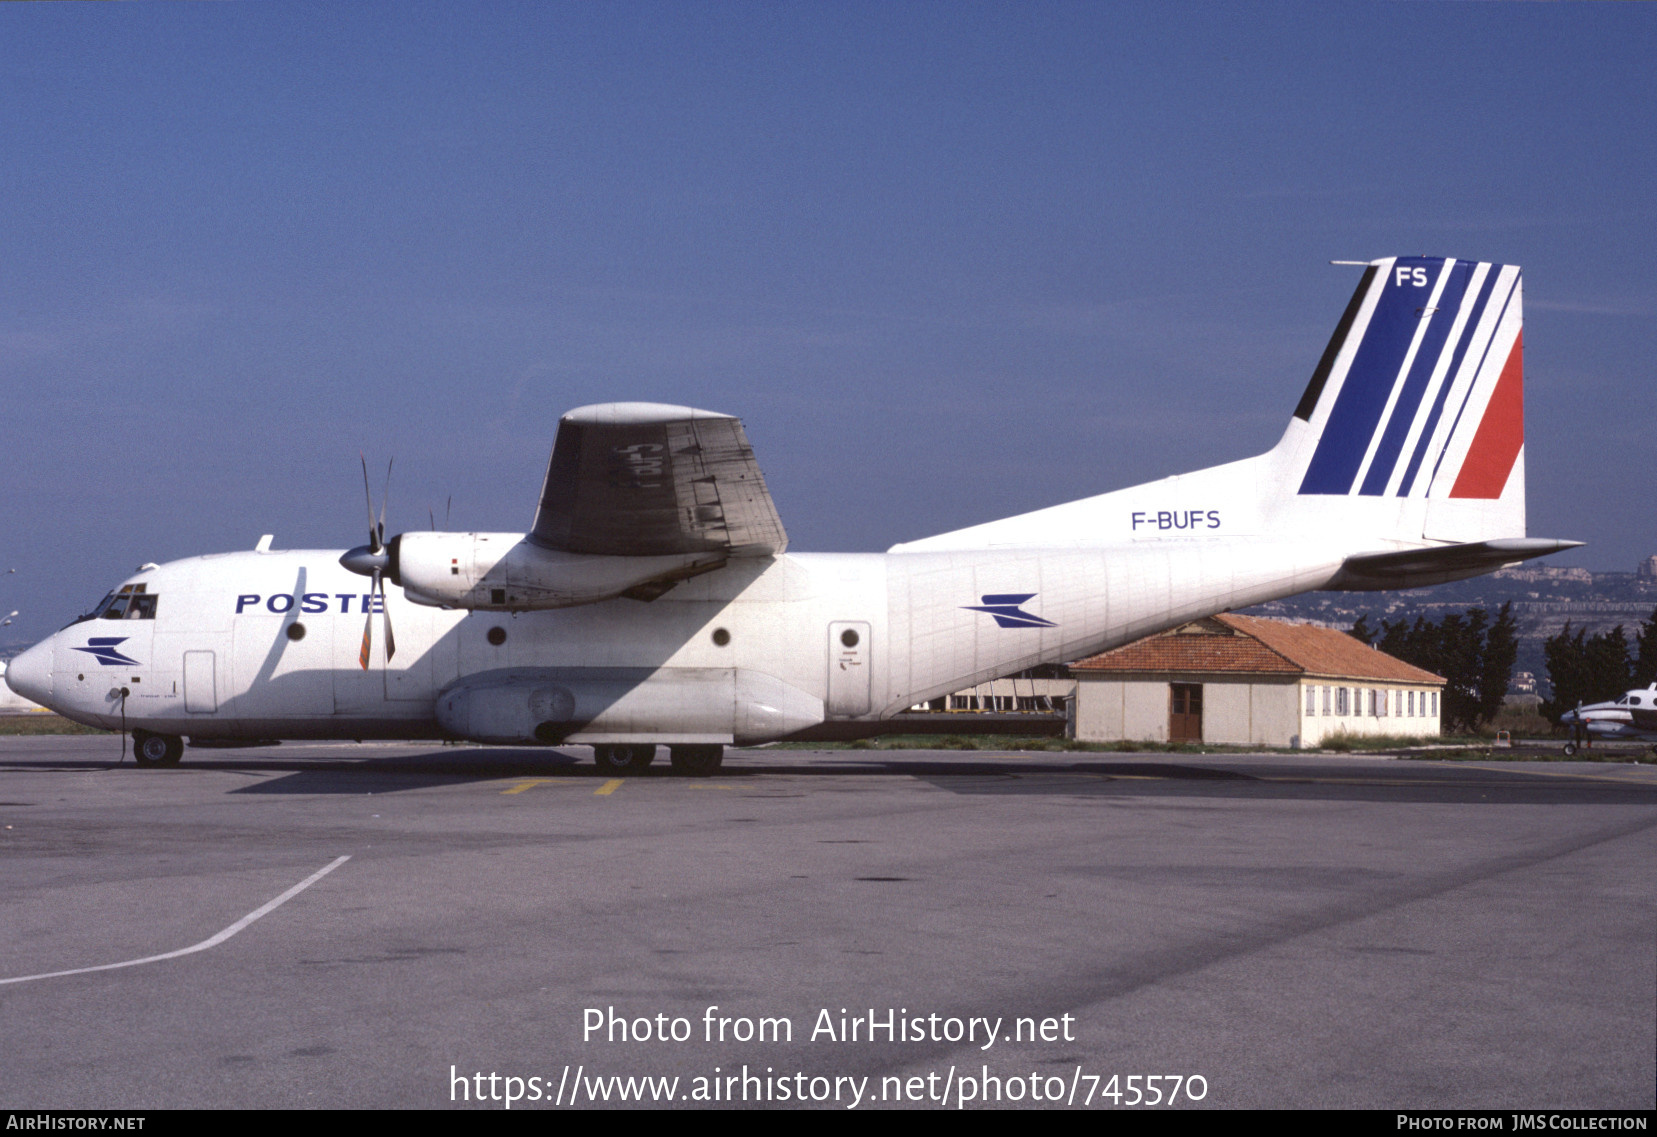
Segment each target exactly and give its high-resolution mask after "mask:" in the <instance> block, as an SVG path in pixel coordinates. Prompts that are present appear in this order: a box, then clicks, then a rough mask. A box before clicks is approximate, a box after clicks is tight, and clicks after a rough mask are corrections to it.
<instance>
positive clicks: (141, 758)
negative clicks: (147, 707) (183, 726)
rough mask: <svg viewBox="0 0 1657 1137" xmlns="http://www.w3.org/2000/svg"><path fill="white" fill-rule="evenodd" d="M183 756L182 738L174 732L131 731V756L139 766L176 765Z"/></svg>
mask: <svg viewBox="0 0 1657 1137" xmlns="http://www.w3.org/2000/svg"><path fill="white" fill-rule="evenodd" d="M182 757H184V740H183V739H182V738H180V737H179V736H178V735H176V734H151V733H150V732H149V731H147V730H135V731H133V732H132V758H133V761H135V762H137V763H138V764H139V765H140V766H176V765H178V760H179V759H180V758H182Z"/></svg>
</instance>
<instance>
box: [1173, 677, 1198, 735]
mask: <svg viewBox="0 0 1657 1137" xmlns="http://www.w3.org/2000/svg"><path fill="white" fill-rule="evenodd" d="M1168 741H1169V742H1201V741H1202V684H1201V683H1170V684H1168Z"/></svg>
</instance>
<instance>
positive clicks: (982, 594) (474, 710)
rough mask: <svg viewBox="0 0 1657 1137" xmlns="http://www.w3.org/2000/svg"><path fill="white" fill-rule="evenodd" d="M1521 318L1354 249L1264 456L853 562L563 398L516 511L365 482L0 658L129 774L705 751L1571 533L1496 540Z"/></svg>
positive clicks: (725, 434) (1509, 482)
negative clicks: (311, 524)
mask: <svg viewBox="0 0 1657 1137" xmlns="http://www.w3.org/2000/svg"><path fill="white" fill-rule="evenodd" d="M1522 323H1523V321H1522V317H1521V288H1520V274H1519V269H1518V268H1517V267H1515V266H1511V265H1495V264H1488V263H1480V262H1472V261H1462V260H1455V259H1440V258H1431V259H1430V258H1414V257H1411V258H1404V257H1399V258H1386V259H1382V260H1377V261H1373V262H1365V271H1364V274H1363V279H1362V281H1361V282H1360V283H1359V285H1358V288H1357V291H1356V293H1355V294H1354V295H1353V297H1352V300H1351V302H1350V303H1349V304H1348V306H1347V308H1346V311H1345V314H1344V315H1342V317H1341V319H1340V323H1339V325H1338V326H1337V327H1336V329H1335V333H1334V336H1333V338H1332V339H1331V340H1330V341H1329V346H1328V348H1327V349H1326V350H1325V352H1324V353H1323V357H1322V359H1321V360H1320V361H1319V362H1318V364H1317V367H1316V369H1315V370H1314V372H1313V374H1312V379H1311V382H1310V384H1309V385H1308V386H1307V388H1306V391H1305V394H1304V395H1303V396H1302V397H1301V400H1300V404H1299V406H1298V407H1297V408H1296V409H1295V412H1294V415H1293V417H1292V418H1291V419H1290V420H1289V425H1288V429H1287V430H1286V431H1285V432H1284V434H1283V437H1282V439H1281V441H1279V442H1278V443H1277V445H1276V446H1274V447H1273V448H1272V449H1271V450H1270V451H1268V452H1267V453H1265V454H1262V455H1259V456H1258V457H1254V458H1249V459H1246V460H1243V461H1238V462H1232V463H1229V464H1227V465H1223V466H1216V467H1213V468H1210V469H1206V470H1199V471H1197V472H1195V473H1191V474H1184V475H1180V476H1176V477H1171V478H1165V479H1163V480H1161V481H1156V482H1150V483H1148V484H1145V485H1140V486H1135V487H1133V488H1131V489H1123V490H1117V491H1116V492H1114V493H1107V494H1103V495H1101V496H1097V497H1090V498H1086V499H1084V500H1081V501H1074V502H1070V503H1068V504H1064V505H1058V506H1054V507H1052V508H1049V509H1043V510H1040V511H1038V512H1035V513H1028V514H1024V515H1021V516H1017V517H1011V518H1007V519H1005V520H1001V521H993V522H990V523H988V524H984V525H976V526H973V527H972V528H969V529H962V530H958V531H956V532H952V533H945V534H942V535H941V536H936V537H929V538H927V539H925V540H919V541H912V542H909V543H907V544H901V545H897V546H894V547H893V548H891V549H889V550H888V551H887V552H886V553H884V554H800V553H789V552H788V551H787V545H788V541H787V537H786V536H785V535H784V532H783V526H782V522H781V520H780V519H779V518H778V516H777V512H776V509H775V507H774V506H773V504H772V500H771V496H770V494H769V493H768V492H767V490H766V488H765V481H764V479H763V478H762V477H761V476H760V470H759V467H758V465H757V464H756V463H755V461H754V455H753V451H752V450H751V449H750V448H749V445H748V439H747V437H746V435H745V433H744V431H743V428H742V424H741V422H740V421H739V420H737V419H735V418H733V417H731V416H729V415H722V414H714V413H711V412H708V411H700V410H693V409H691V408H688V407H674V406H661V405H656V404H650V403H611V404H607V405H603V406H592V407H583V408H581V409H579V410H575V411H571V412H570V413H569V414H567V415H565V416H564V417H563V419H562V420H561V421H560V423H559V426H558V434H557V438H556V440H555V442H554V445H553V449H552V457H551V462H550V464H549V465H548V468H547V475H546V481H545V485H544V487H543V489H542V491H541V500H540V507H539V509H538V511H537V512H536V515H535V523H534V525H533V527H532V528H531V529H530V531H529V532H528V533H527V534H526V533H451V532H435V531H433V532H419V531H413V532H406V533H403V534H401V535H400V536H395V537H393V538H391V540H389V541H386V540H385V537H384V506H383V504H382V507H381V520H380V521H379V522H378V523H376V522H375V521H374V519H373V515H372V506H370V518H369V540H368V543H367V544H366V545H363V546H360V547H358V548H355V549H352V550H350V551H348V552H346V553H344V554H343V555H341V554H340V553H339V552H338V551H337V550H336V551H329V552H305V551H274V550H272V549H271V548H270V547H269V545H270V540H269V538H266V539H265V540H263V541H261V542H260V544H259V547H258V548H257V549H255V550H253V551H251V552H243V553H221V554H217V555H214V556H205V557H197V558H193V559H189V560H183V561H175V562H173V563H170V564H166V565H146V566H144V567H143V568H141V569H139V570H138V571H137V572H136V573H135V574H134V575H133V576H131V577H130V578H128V579H127V580H125V581H123V582H122V583H121V584H120V585H119V586H118V587H117V588H116V590H115V591H113V592H111V593H110V594H109V595H108V596H106V597H105V598H104V599H103V601H102V602H100V603H99V604H98V605H97V606H96V607H95V608H94V609H93V610H92V611H91V612H89V613H87V614H86V615H85V616H83V617H82V618H81V619H79V620H77V621H76V622H75V623H73V624H71V625H69V626H68V627H66V628H64V629H63V630H62V631H60V632H58V633H57V634H56V635H54V636H52V637H51V638H50V639H48V640H46V641H44V642H42V643H40V644H37V645H36V646H34V647H32V648H30V649H29V650H28V651H26V652H25V653H23V654H22V655H20V656H18V657H17V659H16V660H14V661H13V663H12V666H11V670H10V671H9V672H8V676H7V678H8V681H9V682H10V684H11V686H12V688H13V689H14V690H16V691H18V692H19V693H21V694H23V695H25V696H26V697H28V698H30V699H33V700H35V701H37V702H40V703H42V704H45V705H46V706H49V707H51V708H53V709H55V710H57V711H59V712H60V713H62V714H64V715H66V716H67V717H69V718H72V719H75V720H77V721H79V722H83V723H89V724H92V725H95V726H100V727H104V728H106V729H121V728H123V727H126V728H128V729H131V730H132V733H133V737H134V743H135V750H136V752H137V755H138V759H139V762H140V764H144V765H157V764H161V765H167V764H171V763H174V762H177V761H178V759H179V756H180V754H181V752H182V749H183V738H184V736H189V737H190V738H191V739H192V740H195V741H200V740H214V739H219V740H232V739H244V740H253V739H280V738H354V739H363V738H402V739H419V738H452V739H470V740H474V741H477V742H485V743H509V744H537V743H538V744H543V745H553V746H556V745H562V744H566V743H569V744H590V745H591V746H592V747H593V748H594V753H595V755H596V758H597V761H598V764H599V766H600V767H601V768H603V769H604V770H606V771H610V772H614V773H627V772H635V771H638V770H641V769H643V768H644V767H645V766H646V765H648V764H649V763H650V761H651V760H652V758H653V757H654V756H655V754H656V750H657V748H658V747H659V746H663V745H665V746H667V747H668V748H669V752H670V755H671V758H672V764H673V767H674V769H675V770H676V771H678V772H681V773H692V774H706V773H709V772H712V771H713V770H715V769H717V768H718V766H719V764H720V762H721V760H722V756H723V753H724V748H725V747H726V746H729V745H732V744H736V745H745V744H753V743H760V742H765V741H768V740H772V739H781V738H790V737H795V738H813V737H815V738H827V737H841V738H845V737H856V736H857V735H859V734H867V733H876V732H878V730H879V728H880V720H882V719H883V718H885V717H889V716H891V715H894V714H896V713H898V712H900V711H902V710H904V709H906V708H908V707H911V706H914V705H915V704H917V703H920V702H923V701H925V700H927V699H931V698H935V697H937V696H940V695H944V694H947V693H949V692H952V691H959V690H961V689H962V688H964V687H970V686H972V685H974V684H977V683H981V682H984V681H987V680H990V679H993V678H995V677H997V676H1001V675H1006V674H1009V673H1011V672H1015V671H1020V670H1023V669H1025V668H1028V667H1033V666H1036V665H1038V664H1043V663H1056V662H1064V661H1067V660H1074V659H1079V658H1081V657H1083V656H1087V655H1091V654H1094V653H1096V652H1099V651H1103V650H1105V649H1107V648H1110V647H1113V646H1116V645H1118V644H1122V643H1126V642H1128V641H1130V640H1133V639H1136V638H1138V637H1140V636H1144V635H1147V634H1150V633H1152V632H1156V631H1160V630H1162V629H1165V628H1169V627H1172V626H1175V625H1177V624H1180V623H1183V622H1185V621H1188V620H1192V619H1195V618H1197V617H1200V616H1205V615H1208V614H1211V613H1214V612H1218V611H1222V610H1226V609H1231V608H1241V607H1245V606H1247V605H1250V604H1258V603H1261V602H1263V601H1267V600H1271V599H1275V598H1278V597H1283V596H1289V595H1292V594H1294V593H1297V592H1304V591H1307V590H1310V589H1322V588H1328V589H1390V588H1413V587H1417V586H1420V585H1426V584H1436V583H1440V582H1443V581H1449V580H1459V579H1461V578H1464V577H1469V576H1476V575H1478V574H1480V573H1485V572H1490V571H1492V570H1494V569H1498V568H1501V567H1502V566H1504V565H1511V564H1515V563H1517V562H1519V561H1522V560H1525V559H1528V558H1531V557H1537V556H1542V555H1544V554H1547V553H1552V552H1556V551H1558V550H1560V549H1564V548H1568V547H1571V546H1573V545H1576V544H1579V542H1573V541H1554V540H1532V539H1527V538H1526V536H1525V478H1524V413H1523V411H1524V393H1523V367H1522V362H1521V359H1522V339H1521V329H1522ZM365 481H366V469H365ZM364 578H367V579H366V580H365V579H364ZM376 623H378V624H379V625H380V626H381V631H380V634H379V635H377V636H376V635H375V633H374V625H375V624H376ZM393 626H395V629H396V633H395V634H396V639H395V640H394V639H393Z"/></svg>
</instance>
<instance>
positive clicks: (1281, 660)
mask: <svg viewBox="0 0 1657 1137" xmlns="http://www.w3.org/2000/svg"><path fill="white" fill-rule="evenodd" d="M1070 672H1071V674H1072V675H1073V676H1075V678H1076V696H1075V704H1074V720H1073V728H1072V729H1073V732H1074V736H1075V737H1076V738H1077V739H1079V740H1081V741H1084V742H1113V741H1119V740H1130V741H1145V742H1208V743H1218V744H1221V745H1250V746H1286V747H1313V746H1317V745H1319V744H1320V743H1322V742H1323V741H1324V740H1325V739H1328V738H1329V737H1330V736H1332V735H1344V736H1348V737H1351V736H1361V735H1417V736H1419V735H1437V734H1438V733H1439V732H1440V725H1439V724H1440V719H1439V706H1440V703H1441V701H1442V700H1441V696H1442V694H1443V691H1444V682H1445V681H1444V679H1443V678H1442V677H1440V676H1438V675H1434V674H1433V673H1432V672H1430V671H1424V670H1422V669H1421V668H1419V667H1415V666H1412V665H1411V664H1408V663H1405V662H1404V661H1403V660H1401V659H1397V658H1395V657H1393V656H1390V655H1388V654H1386V653H1385V652H1382V651H1379V650H1377V649H1375V648H1373V647H1370V646H1369V645H1367V644H1364V643H1362V642H1360V641H1359V640H1355V639H1353V638H1352V637H1351V636H1349V635H1347V634H1346V633H1344V632H1339V631H1336V630H1335V629H1333V628H1320V627H1317V626H1315V625H1312V624H1290V623H1285V622H1284V621H1281V620H1268V619H1264V618H1261V617H1258V616H1239V615H1235V614H1233V613H1222V614H1220V615H1218V616H1209V617H1205V618H1203V619H1200V620H1192V621H1191V622H1190V623H1187V624H1182V625H1180V626H1179V627H1177V628H1173V629H1171V630H1170V631H1166V632H1162V633H1160V634H1158V635H1154V636H1147V637H1146V638H1145V639H1142V640H1136V641H1134V642H1133V643H1131V644H1126V645H1124V646H1122V647H1119V648H1115V649H1113V650H1111V651H1107V652H1104V653H1103V654H1100V655H1095V656H1092V657H1090V658H1088V659H1084V660H1081V661H1080V662H1078V663H1073V664H1071V665H1070Z"/></svg>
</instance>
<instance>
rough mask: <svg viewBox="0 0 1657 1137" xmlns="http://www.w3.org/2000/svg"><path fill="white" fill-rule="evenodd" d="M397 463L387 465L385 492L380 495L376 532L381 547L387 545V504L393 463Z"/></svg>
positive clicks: (389, 462) (392, 460) (389, 495)
mask: <svg viewBox="0 0 1657 1137" xmlns="http://www.w3.org/2000/svg"><path fill="white" fill-rule="evenodd" d="M395 461H396V459H395V458H393V459H391V461H388V462H387V463H386V464H385V492H384V493H383V494H381V495H380V524H379V528H378V529H377V530H376V537H377V539H378V541H379V543H380V546H381V547H383V546H384V545H385V506H386V502H387V501H389V500H390V499H391V463H392V462H395ZM375 551H376V552H378V551H379V549H378V548H376V549H375Z"/></svg>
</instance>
